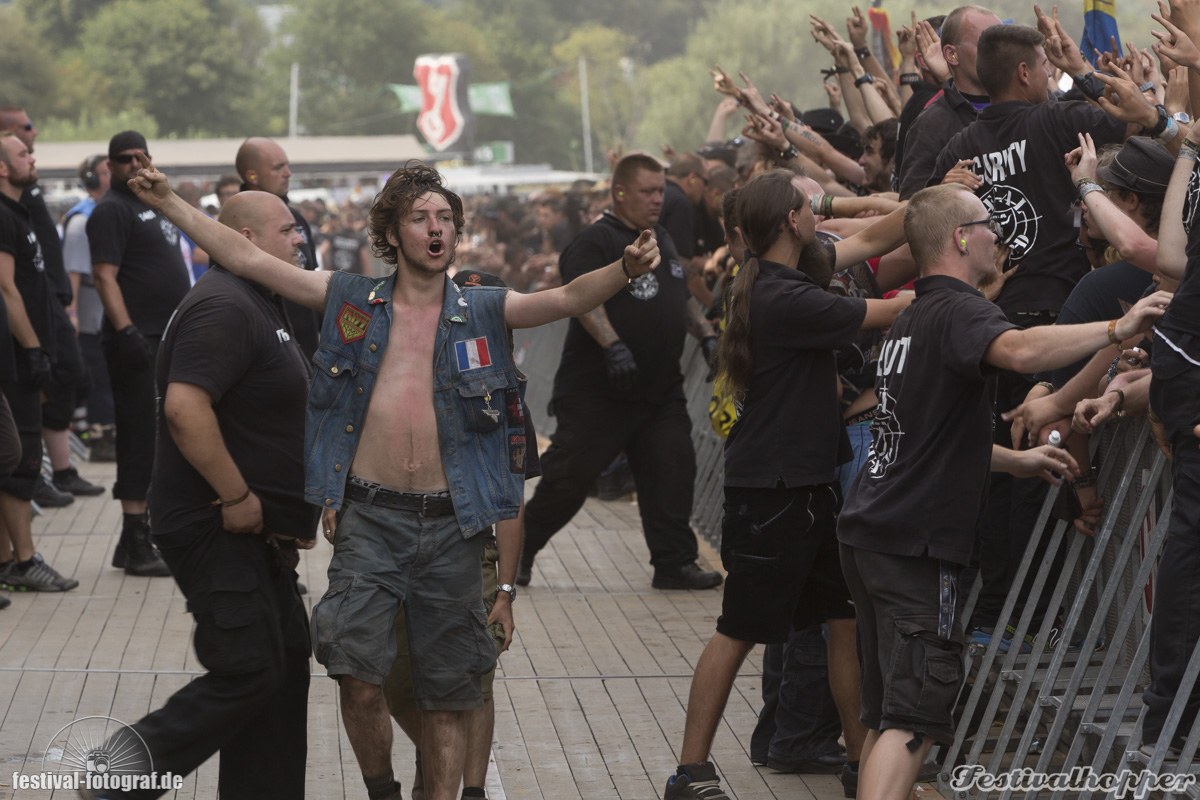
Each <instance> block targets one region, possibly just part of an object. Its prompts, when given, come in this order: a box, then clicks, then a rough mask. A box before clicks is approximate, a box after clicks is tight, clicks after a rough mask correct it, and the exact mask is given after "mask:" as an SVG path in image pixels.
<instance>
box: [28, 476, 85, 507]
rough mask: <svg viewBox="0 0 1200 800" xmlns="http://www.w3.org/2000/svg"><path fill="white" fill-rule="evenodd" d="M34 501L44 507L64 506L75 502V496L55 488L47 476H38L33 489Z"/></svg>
mask: <svg viewBox="0 0 1200 800" xmlns="http://www.w3.org/2000/svg"><path fill="white" fill-rule="evenodd" d="M33 502H35V503H37V504H38V505H39V506H41V507H42V508H63V507H65V506H69V505H71V503H74V502H75V496H74V495H71V494H68V493H67V492H60V491H59V490H58V489H55V488H54V487H53V486H51V485H50V484H49V483H47V482H46V479H45V478H38V482H37V486H35V487H34V489H33Z"/></svg>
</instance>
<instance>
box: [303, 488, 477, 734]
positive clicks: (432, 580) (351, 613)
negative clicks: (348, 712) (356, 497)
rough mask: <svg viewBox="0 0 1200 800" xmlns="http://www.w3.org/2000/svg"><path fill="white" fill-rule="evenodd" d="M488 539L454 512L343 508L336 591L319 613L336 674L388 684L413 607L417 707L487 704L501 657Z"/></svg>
mask: <svg viewBox="0 0 1200 800" xmlns="http://www.w3.org/2000/svg"><path fill="white" fill-rule="evenodd" d="M483 539H484V537H483V536H481V535H476V536H472V537H471V538H469V539H464V538H463V536H462V534H461V532H460V531H459V527H458V523H457V522H456V520H455V518H454V516H453V515H450V516H445V517H421V516H419V515H417V514H416V513H414V512H409V511H395V510H391V509H385V508H380V507H378V506H373V505H366V504H363V503H355V502H348V503H347V504H346V505H345V506H344V507H343V508H342V510H341V511H340V512H339V515H338V525H337V538H336V540H335V543H334V551H333V559H332V560H331V561H330V564H329V589H328V591H326V592H325V595H324V596H323V597H322V598H321V600H320V602H319V603H317V605H316V607H315V608H313V616H312V638H313V649H314V651H315V653H316V657H317V661H319V662H320V663H321V664H324V665H325V667H326V669H327V670H328V672H329V675H330V677H332V678H338V677H340V676H342V675H350V676H352V677H354V678H357V679H358V680H361V681H364V682H366V683H371V684H374V685H376V686H382V685H383V684H384V679H385V677H386V676H387V674H388V672H389V671H390V670H391V668H392V663H393V662H394V661H395V658H396V640H395V637H394V635H393V631H394V627H395V623H396V616H397V614H399V613H401V611H402V609H403V613H404V614H405V615H406V617H407V623H408V634H409V641H410V643H411V645H410V649H409V654H410V662H411V664H412V684H413V695H414V697H415V698H416V704H417V707H418V708H421V709H425V710H438V711H459V710H465V709H469V708H475V707H477V706H479V705H480V704H481V703H482V702H483V695H482V691H481V687H480V679H481V678H482V676H483V675H485V674H486V673H488V672H489V671H490V670H491V669H492V668H493V667H494V666H495V663H496V646H495V644H494V642H493V641H492V637H491V636H490V635H489V634H488V631H487V613H486V611H485V610H484V605H483V589H482V585H481V574H480V569H479V563H480V559H481V558H482V550H483Z"/></svg>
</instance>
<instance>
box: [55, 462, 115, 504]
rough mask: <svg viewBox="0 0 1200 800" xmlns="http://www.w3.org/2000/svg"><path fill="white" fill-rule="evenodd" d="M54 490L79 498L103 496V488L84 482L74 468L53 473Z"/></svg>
mask: <svg viewBox="0 0 1200 800" xmlns="http://www.w3.org/2000/svg"><path fill="white" fill-rule="evenodd" d="M54 488H55V489H58V490H59V491H60V492H66V493H67V494H73V495H78V496H80V497H96V496H98V495H102V494H104V487H103V486H97V485H96V484H94V483H92V482H91V481H88V480H84V479H83V478H82V477H80V475H79V471H78V470H77V469H75V468H74V467H70V468H68V469H64V470H62V471H61V472H59V471H55V473H54Z"/></svg>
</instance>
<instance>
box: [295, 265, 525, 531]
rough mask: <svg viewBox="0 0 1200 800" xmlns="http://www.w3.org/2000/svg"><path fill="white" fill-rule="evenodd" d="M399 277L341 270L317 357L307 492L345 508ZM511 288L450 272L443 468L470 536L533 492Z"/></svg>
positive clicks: (436, 400)
mask: <svg viewBox="0 0 1200 800" xmlns="http://www.w3.org/2000/svg"><path fill="white" fill-rule="evenodd" d="M395 283H396V278H395V275H392V276H390V277H388V278H385V279H383V280H378V279H374V278H368V277H366V276H363V275H350V274H347V273H343V272H335V273H333V274H332V275H331V276H330V281H329V289H328V293H327V294H326V297H325V321H324V324H323V326H322V329H321V344H320V347H318V348H317V352H316V353H315V354H314V355H313V364H314V366H315V369H314V371H313V379H312V385H311V387H310V389H309V393H308V412H307V417H306V424H305V426H304V451H305V453H307V460H306V462H305V487H304V496H305V499H306V500H307V501H308V502H310V503H313V504H315V505H318V506H321V507H322V508H333V509H337V508H340V507H341V505H342V497H343V493H344V491H345V485H346V478H347V476H348V474H349V472H350V464H351V463H352V462H353V461H354V454H355V453H356V452H357V450H358V441H359V436H360V435H361V433H362V425H363V420H364V419H366V415H367V404H368V403H369V402H370V400H371V390H372V389H373V388H374V385H375V377H376V375H377V374H378V372H379V363H380V361H381V360H382V359H383V352H384V348H386V347H387V343H388V331H389V330H390V328H391V323H392V302H391V300H392V290H393V288H394V286H395ZM507 292H508V290H507V289H500V288H492V287H471V288H467V289H459V287H458V286H456V285H455V284H454V282H453V281H451V280H450V279H449V278H447V279H446V288H445V299H444V300H443V302H442V314H441V321H440V322H439V324H438V330H437V335H436V338H435V340H434V356H433V406H434V413H435V414H436V415H437V426H438V445H439V449H440V452H441V458H442V466H443V468H444V469H445V472H446V479H447V481H448V482H449V487H450V495H451V497H452V499H453V501H454V515H455V517H456V518H457V520H458V525H459V528H460V529H461V531H462V534H463V537H464V538H467V537H470V536H472V535H474V534H476V533H478V532H479V531H481V530H483V529H484V528H486V527H487V526H489V525H491V524H493V523H495V522H497V521H499V520H502V519H511V518H513V517H515V516H516V515H517V510H518V508H519V506H520V503H521V497H522V494H523V491H524V472H525V448H526V447H527V446H533V447H536V446H537V445H536V443H535V442H528V443H527V442H526V441H525V417H524V415H525V408H524V403H523V402H522V401H521V397H520V392H519V390H518V388H517V387H518V381H517V370H516V367H515V366H514V364H513V361H512V350H511V347H510V346H509V332H508V328H507V326H505V324H504V299H505V296H506V295H507Z"/></svg>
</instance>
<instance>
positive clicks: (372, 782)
mask: <svg viewBox="0 0 1200 800" xmlns="http://www.w3.org/2000/svg"><path fill="white" fill-rule="evenodd" d="M363 783H365V784H366V785H367V797H368V798H370V800H383V798H385V797H391V796H392V795H394V794H395V793H396V792H398V791H400V784H398V783H396V776H395V775H394V774H392V773H391V772H389V773H388V774H387V775H380V776H379V777H377V778H368V777H367V776H366V775H364V776H363Z"/></svg>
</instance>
